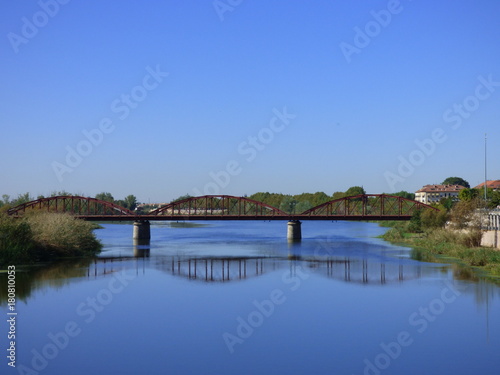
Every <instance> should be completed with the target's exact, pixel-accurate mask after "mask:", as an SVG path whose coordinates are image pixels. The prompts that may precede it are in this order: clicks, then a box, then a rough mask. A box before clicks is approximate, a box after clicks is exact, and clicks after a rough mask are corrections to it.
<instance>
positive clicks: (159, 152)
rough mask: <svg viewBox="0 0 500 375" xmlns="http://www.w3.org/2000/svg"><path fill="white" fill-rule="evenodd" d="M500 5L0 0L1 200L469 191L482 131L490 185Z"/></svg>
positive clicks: (498, 102) (498, 116)
mask: <svg viewBox="0 0 500 375" xmlns="http://www.w3.org/2000/svg"><path fill="white" fill-rule="evenodd" d="M60 1H61V2H64V1H62V0H60ZM43 4H45V5H43ZM55 4H56V5H55ZM230 4H235V5H230ZM499 15H500V2H498V1H497V0H475V1H473V0H460V1H440V2H436V1H430V0H413V1H410V0H404V1H400V2H398V1H392V0H391V1H385V0H384V1H379V0H377V1H352V0H344V1H327V0H323V1H314V2H310V1H288V0H282V1H278V0H252V1H250V0H243V1H240V2H238V1H236V0H232V1H229V0H221V1H215V2H214V1H212V0H208V1H202V0H197V1H194V0H184V1H165V0H162V1H160V0H158V1H147V2H140V1H129V0H124V1H120V2H116V1H109V0H108V1H99V2H77V1H74V0H73V1H67V3H65V4H61V3H59V2H56V0H41V1H40V2H36V1H14V0H7V1H3V2H2V4H1V5H0V20H1V22H0V27H1V30H0V35H1V36H2V38H1V43H0V52H1V60H0V64H1V67H2V69H1V70H0V75H1V84H2V89H1V91H0V119H1V133H0V134H1V137H2V147H1V148H0V160H1V162H0V194H10V195H11V196H13V197H14V196H17V195H18V194H19V193H24V192H30V193H31V194H32V195H33V196H37V195H39V194H44V195H48V194H50V193H51V192H52V191H54V190H67V191H69V192H73V193H81V194H84V195H90V196H93V195H95V194H96V193H99V192H102V191H109V192H111V193H112V194H113V195H114V197H115V198H116V199H119V198H123V197H124V196H126V195H128V194H135V195H136V196H137V197H138V199H139V200H140V201H143V202H147V201H151V202H158V201H159V202H164V201H170V200H171V199H173V198H176V197H177V196H179V195H182V194H186V193H189V194H191V195H195V193H196V191H199V192H201V193H212V192H219V193H221V194H231V195H243V194H252V193H254V192H257V191H271V192H282V193H289V194H298V193H302V192H315V191H325V192H326V193H328V194H332V193H333V192H334V191H344V190H346V189H347V188H348V187H350V186H353V185H363V186H364V187H365V189H366V191H367V192H369V193H381V192H388V193H389V192H391V191H399V190H408V191H415V190H417V189H419V188H420V187H421V186H422V185H425V184H430V183H440V182H442V180H443V179H444V178H446V177H449V176H460V177H463V178H465V179H467V180H468V181H469V182H470V183H471V184H472V185H476V184H478V183H480V182H482V181H483V180H484V134H485V133H488V146H489V153H488V155H489V167H488V175H489V178H490V179H500V158H499V156H500V155H499V151H498V150H499V147H500V130H499V124H500V44H499V40H500V22H499ZM37 25H38V26H37ZM155 71H156V73H155ZM151 72H153V73H151ZM167 73H168V75H167ZM488 82H489V83H488ZM497 82H498V83H497ZM127 97H129V99H127ZM284 110H285V113H286V117H284V121H283V120H280V119H279V118H278V117H276V113H283V111H284ZM275 117H276V118H275ZM281 117H282V118H283V115H281ZM292 117H293V118H292ZM99 126H101V128H102V129H101V130H99ZM440 129H441V130H440ZM102 130H105V131H106V133H105V132H103V131H102ZM84 131H86V132H90V134H93V135H94V139H93V141H94V143H95V145H92V144H91V143H90V141H88V140H87V138H86V136H85V135H84V133H83V132H84ZM433 134H434V137H435V140H433V141H432V142H426V143H425V144H424V146H425V147H427V148H426V149H425V153H424V152H423V151H420V149H419V147H418V146H417V143H416V141H423V140H425V139H428V138H432V137H433ZM249 137H250V138H249ZM252 137H254V138H252ZM252 139H253V140H252ZM255 139H256V140H255ZM89 146H90V148H89ZM422 147H423V146H422ZM68 150H72V151H68ZM71 153H76V156H75V154H73V155H72V156H70V157H69V159H68V155H69V154H71ZM402 158H403V159H405V160H407V162H402V161H401V160H402ZM68 160H69V161H68ZM228 163H229V171H230V172H231V173H232V174H233V175H229V174H228V172H223V173H219V171H226V169H228ZM401 163H404V164H406V163H408V164H407V165H406V166H405V167H401ZM398 168H399V171H398ZM210 173H212V176H216V175H217V176H218V177H217V176H216V178H215V180H217V178H218V182H217V181H215V180H214V178H213V177H211V175H210ZM228 175H229V178H227V177H228ZM215 188H216V190H217V191H214V190H213V189H215Z"/></svg>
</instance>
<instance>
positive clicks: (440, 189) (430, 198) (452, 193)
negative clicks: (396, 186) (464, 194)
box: [415, 185, 465, 204]
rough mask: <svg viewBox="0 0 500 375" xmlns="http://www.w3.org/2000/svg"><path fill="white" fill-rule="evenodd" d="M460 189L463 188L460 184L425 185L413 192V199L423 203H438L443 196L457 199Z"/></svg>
mask: <svg viewBox="0 0 500 375" xmlns="http://www.w3.org/2000/svg"><path fill="white" fill-rule="evenodd" d="M462 189H465V187H464V186H462V185H425V186H424V187H423V188H422V189H420V190H418V191H416V192H415V200H416V201H418V202H421V203H425V204H432V203H439V202H440V201H441V199H443V198H453V199H454V200H458V193H459V192H460V190H462Z"/></svg>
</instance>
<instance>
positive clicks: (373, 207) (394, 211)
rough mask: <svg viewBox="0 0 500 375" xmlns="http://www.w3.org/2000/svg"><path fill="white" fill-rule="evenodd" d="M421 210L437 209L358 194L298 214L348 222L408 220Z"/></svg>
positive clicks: (404, 199) (392, 198)
mask: <svg viewBox="0 0 500 375" xmlns="http://www.w3.org/2000/svg"><path fill="white" fill-rule="evenodd" d="M423 209H431V210H436V211H439V210H438V209H437V208H435V207H432V206H429V205H427V204H424V203H420V202H417V201H414V200H411V199H407V198H403V197H400V196H396V195H387V194H360V195H354V196H350V197H344V198H340V199H335V200H332V201H329V202H326V203H323V204H320V205H318V206H316V207H313V208H310V209H309V210H306V211H304V212H302V213H301V214H299V216H300V217H302V218H304V219H307V218H309V219H314V218H317V219H320V218H322V219H337V220H349V219H352V218H359V217H366V220H408V219H410V218H411V217H412V216H413V214H414V213H415V212H417V211H418V210H423Z"/></svg>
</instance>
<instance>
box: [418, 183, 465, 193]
mask: <svg viewBox="0 0 500 375" xmlns="http://www.w3.org/2000/svg"><path fill="white" fill-rule="evenodd" d="M462 189H465V186H462V185H425V186H424V187H423V188H422V189H420V190H417V193H439V192H441V193H456V192H458V191H460V190H462Z"/></svg>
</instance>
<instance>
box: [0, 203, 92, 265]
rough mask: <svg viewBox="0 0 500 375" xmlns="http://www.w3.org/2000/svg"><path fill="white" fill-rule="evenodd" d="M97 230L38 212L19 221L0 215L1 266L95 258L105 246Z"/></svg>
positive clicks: (87, 225)
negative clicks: (54, 259)
mask: <svg viewBox="0 0 500 375" xmlns="http://www.w3.org/2000/svg"><path fill="white" fill-rule="evenodd" d="M94 228H95V226H94V224H92V223H90V222H86V221H81V220H77V219H75V218H73V217H72V216H70V215H68V214H54V213H48V212H44V213H34V214H31V215H27V216H26V217H24V218H19V219H14V218H11V217H8V216H7V215H5V214H3V215H2V214H0V265H2V264H9V263H35V262H38V261H46V260H50V259H53V258H59V257H74V256H89V255H95V254H97V253H98V252H99V251H100V250H101V244H100V242H99V241H98V240H97V239H96V238H95V235H94V233H93V229H94Z"/></svg>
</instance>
